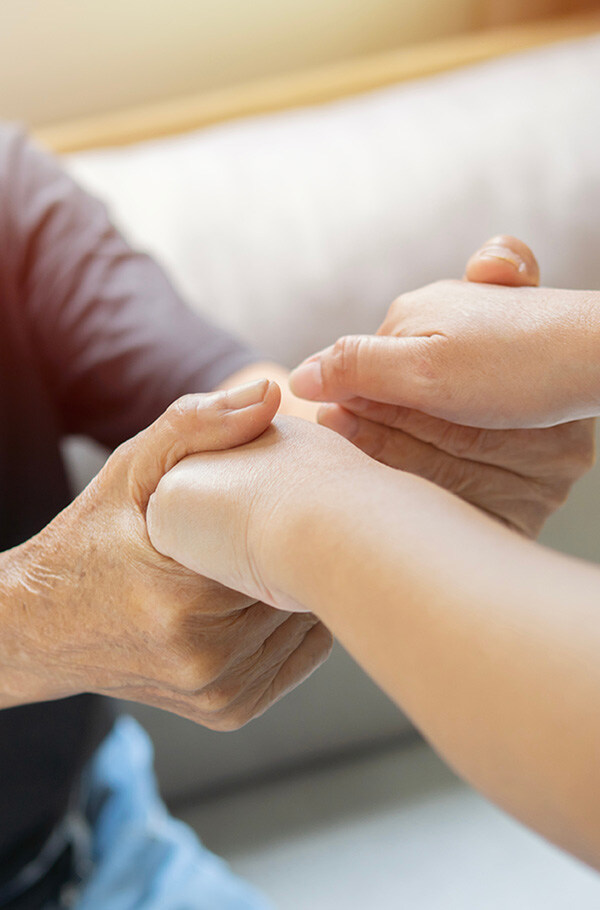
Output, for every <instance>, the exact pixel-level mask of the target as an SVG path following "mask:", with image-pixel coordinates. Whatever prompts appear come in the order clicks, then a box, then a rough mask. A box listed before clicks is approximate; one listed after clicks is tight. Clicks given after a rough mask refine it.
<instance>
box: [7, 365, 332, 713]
mask: <svg viewBox="0 0 600 910" xmlns="http://www.w3.org/2000/svg"><path fill="white" fill-rule="evenodd" d="M278 404H279V390H278V388H277V386H276V385H275V384H273V383H268V382H267V381H266V380H265V381H263V382H258V383H255V384H253V385H251V386H249V387H246V388H243V389H239V390H233V391H231V392H218V393H213V394H212V395H194V396H188V397H185V398H183V399H181V400H179V401H177V402H176V403H175V404H174V405H172V406H171V407H170V408H169V409H168V410H167V411H166V413H165V414H164V415H163V416H162V417H161V418H159V420H157V421H156V423H155V424H153V425H152V426H151V427H149V428H148V429H147V430H145V431H144V432H142V433H140V434H139V435H138V436H137V437H135V438H134V439H132V440H130V441H129V442H127V443H125V444H124V445H122V446H121V447H120V448H119V449H117V450H116V451H115V453H114V454H113V455H112V456H111V458H110V459H109V460H108V462H107V464H106V466H105V467H104V469H103V470H102V471H101V472H100V474H99V475H98V476H97V477H96V478H95V479H94V480H93V481H92V483H91V484H90V486H89V487H88V488H87V489H86V490H85V491H84V492H83V493H82V494H81V495H80V496H79V497H78V498H77V499H76V500H75V501H74V502H73V503H72V504H71V505H70V506H69V507H68V508H67V509H66V510H65V511H64V512H63V513H61V514H60V515H59V516H58V517H57V518H56V519H55V520H54V521H53V522H52V523H51V524H50V525H48V527H47V528H46V529H44V531H42V532H41V533H40V534H39V535H38V536H37V537H35V538H32V540H31V541H29V542H28V543H27V544H25V545H23V547H19V548H16V549H15V550H14V551H9V553H8V554H5V569H6V572H5V574H4V578H5V579H6V578H7V577H10V578H12V584H13V585H14V586H16V588H17V589H18V590H20V591H21V592H22V595H21V596H22V598H24V601H23V603H21V604H16V605H15V609H14V610H12V611H9V618H10V622H7V623H6V624H5V628H6V629H10V635H8V634H4V633H3V638H4V640H3V642H2V645H1V646H0V648H1V650H2V655H1V656H2V664H3V672H2V674H0V676H1V679H2V697H1V698H2V703H3V704H4V705H8V704H11V703H12V704H18V703H23V702H26V701H38V700H43V699H48V698H59V697H62V696H65V695H71V694H75V693H78V692H82V691H93V692H99V693H102V694H105V695H112V696H118V697H119V698H125V699H131V700H134V701H141V702H145V703H146V704H150V705H154V706H157V707H160V708H165V709H167V710H169V711H173V712H174V713H177V714H181V715H183V716H185V717H188V718H191V719H192V720H194V721H197V722H198V723H201V724H204V725H205V726H208V727H211V728H213V729H219V730H225V729H233V728H236V727H239V726H240V725H241V724H243V723H245V722H246V721H247V720H249V719H251V718H252V717H254V716H256V715H258V714H260V713H261V712H262V711H264V710H265V709H266V708H267V707H268V706H269V705H270V704H271V703H272V702H274V701H276V700H277V699H278V698H279V697H280V696H282V695H283V694H284V693H285V692H286V691H288V690H289V689H291V688H293V687H294V686H295V685H297V684H298V683H299V682H300V681H301V680H303V679H304V678H305V677H306V676H308V675H309V674H310V673H311V672H312V670H314V669H315V667H317V666H318V665H319V664H320V663H321V662H322V661H323V660H324V658H325V657H326V656H327V654H328V652H329V650H330V647H331V637H330V635H329V633H328V631H327V630H326V629H325V628H324V627H323V626H322V625H321V624H320V623H319V622H317V620H316V619H315V617H313V616H311V615H309V614H304V615H294V616H290V615H289V614H287V613H283V612H280V611H276V610H274V609H272V608H271V607H269V606H267V605H265V604H264V603H260V602H258V599H257V598H252V597H247V596H244V595H241V594H238V593H235V592H234V591H231V590H228V589H227V588H224V587H222V586H221V585H219V584H217V583H216V582H214V581H212V580H209V579H208V578H204V577H198V575H196V574H195V573H193V572H191V571H189V570H188V569H186V568H184V567H182V566H179V565H177V564H175V563H174V562H172V561H171V560H170V559H167V558H165V557H164V556H162V555H160V554H159V553H157V552H156V550H155V549H154V548H153V547H152V545H151V543H150V541H149V539H148V534H147V529H146V508H147V504H148V500H149V498H150V496H151V494H152V493H153V492H154V490H155V489H156V486H157V485H158V482H159V480H160V478H161V477H162V476H163V475H164V474H165V473H166V472H167V471H169V469H170V468H172V467H174V466H175V465H176V464H177V463H178V462H179V461H180V460H181V459H182V458H184V457H185V456H187V455H189V454H190V453H191V452H198V451H205V450H217V449H222V448H228V447H230V446H236V445H240V444H242V443H246V442H248V441H249V440H251V439H254V438H255V437H256V436H258V435H259V434H260V433H261V432H262V431H263V430H264V429H265V427H267V426H268V425H269V423H270V421H271V419H272V417H273V415H274V414H275V412H276V410H277V407H278ZM234 451H235V450H234ZM199 505H200V508H202V504H201V503H200V504H199ZM211 533H212V534H213V538H212V539H213V540H214V535H215V534H219V529H218V527H217V526H215V527H214V528H212V529H211ZM207 568H208V569H209V572H210V574H211V576H214V574H215V573H212V572H211V569H210V567H209V566H208V565H207ZM18 599H19V598H17V600H18ZM6 602H7V603H10V598H8V599H7V600H6Z"/></svg>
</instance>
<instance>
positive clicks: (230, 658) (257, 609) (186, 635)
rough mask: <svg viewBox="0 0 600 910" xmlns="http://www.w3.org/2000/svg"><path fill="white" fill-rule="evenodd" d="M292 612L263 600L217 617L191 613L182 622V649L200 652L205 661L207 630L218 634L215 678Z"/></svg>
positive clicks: (251, 650)
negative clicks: (226, 615) (269, 604)
mask: <svg viewBox="0 0 600 910" xmlns="http://www.w3.org/2000/svg"><path fill="white" fill-rule="evenodd" d="M290 616H291V614H290V613H286V612H285V611H283V610H277V609H275V607H270V606H268V605H267V604H265V603H261V602H256V603H254V604H252V605H250V606H249V607H245V608H244V609H241V610H238V611H237V612H236V613H235V614H233V615H230V616H228V617H224V616H223V614H222V613H220V614H217V615H215V616H214V617H210V616H206V614H204V613H202V614H196V615H195V614H193V613H191V614H190V615H189V616H186V618H185V621H184V622H183V623H182V624H181V646H182V652H185V651H187V652H188V653H189V654H190V655H198V656H199V660H200V662H202V661H204V660H205V656H206V651H207V648H206V636H207V634H212V635H213V637H215V636H217V635H218V639H217V641H216V642H215V641H213V644H212V645H211V651H212V652H213V658H214V659H213V664H214V666H215V667H217V668H218V669H217V672H215V673H214V676H213V678H212V681H215V680H217V679H218V678H219V677H221V676H223V675H224V674H225V673H226V672H227V671H228V670H229V668H230V667H231V666H233V665H234V664H236V663H240V662H242V661H244V660H246V659H248V658H250V657H251V655H253V654H254V653H255V652H256V651H257V650H258V649H259V648H261V647H262V645H263V644H264V642H265V641H267V640H268V639H269V638H270V637H271V635H272V634H273V632H275V630H276V629H278V628H279V627H280V626H282V625H283V624H284V623H285V622H286V621H287V620H288V619H289V618H290ZM211 619H212V620H213V623H214V625H213V624H211ZM211 627H212V628H211Z"/></svg>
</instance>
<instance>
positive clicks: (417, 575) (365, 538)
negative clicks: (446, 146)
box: [147, 257, 600, 867]
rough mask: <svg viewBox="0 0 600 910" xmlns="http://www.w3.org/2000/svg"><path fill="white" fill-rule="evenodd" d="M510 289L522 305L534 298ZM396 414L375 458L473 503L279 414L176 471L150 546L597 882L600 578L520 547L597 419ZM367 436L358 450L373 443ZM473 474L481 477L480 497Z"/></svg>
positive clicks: (155, 502)
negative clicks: (408, 731)
mask: <svg viewBox="0 0 600 910" xmlns="http://www.w3.org/2000/svg"><path fill="white" fill-rule="evenodd" d="M483 258H485V257H483ZM468 277H470V276H469V275H468ZM536 280H537V279H536ZM518 283H523V282H520V281H519V282H517V281H515V284H518ZM464 285H465V287H466V288H468V290H467V291H466V293H467V294H469V293H471V291H472V288H471V287H470V286H469V285H468V284H467V283H466V282H465V283H464ZM510 293H512V294H513V300H514V301H515V306H517V305H518V304H519V302H520V300H521V299H522V298H520V296H519V295H520V294H521V293H522V289H519V290H518V291H516V290H513V291H511V292H510ZM486 299H487V298H486ZM526 299H530V298H529V297H527V298H526ZM384 375H385V374H384ZM452 375H453V374H452V373H450V374H449V376H450V381H451V380H452ZM294 388H296V390H298V386H297V384H295V385H294ZM597 393H598V400H599V401H600V385H599V387H598V390H597ZM369 394H371V392H370V390H369V389H367V388H364V387H361V388H360V389H358V388H357V389H356V390H353V395H355V396H356V395H358V396H360V397H361V399H367V398H368V395H369ZM578 400H579V399H578ZM377 407H379V405H377ZM391 407H392V408H397V407H398V405H396V404H392V405H391ZM575 410H576V412H577V409H575ZM400 411H401V413H402V415H403V418H405V419H406V421H408V423H406V422H403V423H402V424H401V425H400V428H399V429H398V428H397V426H398V424H397V419H398V413H400V412H398V413H397V412H394V414H393V417H394V420H391V419H389V418H390V413H389V412H387V411H385V412H381V411H372V412H370V416H371V417H372V418H374V419H373V420H372V421H371V423H373V424H376V426H375V428H374V430H373V432H375V433H378V434H379V439H380V441H381V439H382V438H383V437H385V439H383V442H382V443H381V449H380V452H379V455H380V457H382V459H383V456H385V459H386V460H389V461H390V462H392V463H394V464H397V465H400V464H402V462H405V461H406V460H408V461H409V462H410V464H409V465H408V468H409V470H411V471H413V470H416V469H417V467H418V462H419V457H418V456H419V453H420V454H421V455H422V454H423V452H425V451H427V452H428V455H429V461H428V466H427V467H426V469H425V471H424V473H426V474H430V475H431V476H432V477H435V479H436V481H437V482H438V483H440V484H444V483H445V485H446V486H448V487H450V488H451V489H455V490H456V492H459V493H462V494H463V495H464V498H465V499H468V500H470V502H465V501H461V500H460V499H458V498H457V497H455V496H451V495H450V494H449V493H448V492H446V491H444V490H441V489H439V487H436V486H434V485H433V484H432V483H430V482H428V481H427V480H424V479H422V478H419V477H415V476H414V475H413V474H409V473H405V472H404V471H398V470H393V469H391V468H390V467H389V466H387V465H384V464H381V463H377V461H375V460H374V459H373V458H369V457H366V456H365V454H364V453H363V452H361V451H360V450H359V448H358V447H356V446H352V445H348V443H347V441H346V440H344V439H342V438H341V436H340V435H339V434H337V435H336V434H334V433H332V432H331V430H329V429H327V428H325V427H314V426H311V425H310V424H307V423H305V422H302V421H293V420H289V419H285V418H278V419H277V421H276V422H275V424H274V425H273V426H272V427H271V428H270V429H269V430H268V431H267V432H266V433H264V434H263V435H262V436H261V437H259V438H258V439H257V440H255V441H254V442H252V443H250V444H249V445H245V446H240V447H238V448H236V449H232V450H229V451H220V452H215V453H209V454H206V455H195V456H192V457H191V458H187V459H184V460H182V461H181V462H180V464H178V466H177V467H176V468H175V469H174V470H173V471H171V472H170V473H169V474H167V475H166V476H165V477H164V478H163V479H162V480H161V481H160V483H159V485H158V488H157V490H156V493H155V494H154V495H153V496H152V497H151V499H150V503H149V508H148V513H147V521H148V527H149V533H150V538H151V540H152V542H153V544H154V545H155V546H156V547H157V549H158V550H160V552H161V553H163V554H165V555H167V556H170V557H171V558H173V559H176V560H177V561H178V562H180V563H182V564H183V565H185V566H187V567H188V568H190V569H192V570H195V571H199V572H210V573H211V574H215V575H216V577H217V578H218V579H219V581H221V582H222V583H224V584H226V585H229V586H231V587H234V588H236V589H238V590H242V591H245V592H246V593H247V594H248V595H249V596H253V597H256V598H260V599H262V600H263V601H264V602H266V603H270V604H273V605H274V606H277V607H279V608H282V609H285V610H288V611H293V610H308V611H310V612H311V613H314V614H316V615H317V616H319V617H320V618H321V619H322V620H323V621H324V622H325V623H326V624H327V625H328V627H329V628H331V630H332V631H333V633H334V634H335V635H336V636H338V637H339V638H340V640H341V641H342V643H343V644H344V645H345V646H346V647H347V648H348V650H349V651H350V652H351V653H352V654H353V655H354V657H355V658H356V659H357V660H358V662H359V663H361V665H362V666H363V667H365V669H367V671H368V672H369V673H370V674H371V676H372V677H373V678H374V679H375V680H376V681H377V682H378V684H379V685H380V686H381V687H382V688H383V689H384V690H385V691H386V692H387V693H388V694H389V695H390V696H391V697H392V698H393V699H394V700H395V701H396V702H397V703H398V704H399V705H400V706H401V707H402V708H403V709H404V710H405V711H406V712H407V713H408V714H409V716H410V717H411V718H412V719H413V721H414V722H415V724H416V725H417V726H418V727H419V728H420V729H421V730H422V731H423V732H424V734H425V735H426V736H427V737H428V739H430V741H431V742H432V744H433V745H434V747H435V748H436V749H438V750H439V751H440V753H441V754H442V755H443V756H444V757H445V758H446V759H447V760H448V762H449V763H450V764H451V765H452V766H453V767H454V768H455V769H456V770H457V771H458V772H459V773H460V774H462V775H463V776H464V777H465V778H466V779H467V780H469V781H470V782H471V783H472V784H473V785H474V786H476V787H478V788H479V789H481V790H482V791H483V792H484V793H486V794H487V795H488V796H489V797H490V798H492V799H493V800H495V801H496V802H497V803H498V804H500V805H501V806H503V807H504V808H505V809H507V810H508V811H510V812H512V813H513V814H514V815H515V816H517V817H518V818H519V819H521V820H522V821H524V822H525V823H526V824H528V825H530V826H531V827H533V828H534V829H536V830H537V831H539V832H540V833H541V834H543V835H545V836H546V837H548V838H549V839H551V840H553V841H554V842H555V843H557V844H559V845H561V846H562V847H564V848H566V849H568V850H570V851H571V852H572V853H574V854H575V855H577V856H579V857H580V858H582V859H583V860H585V861H586V862H589V863H591V864H592V865H595V866H597V867H600V787H599V786H598V783H597V780H598V755H600V720H599V718H600V662H599V661H598V654H599V653H600V614H599V613H598V610H597V600H598V595H599V593H600V570H599V569H598V568H596V567H594V566H590V565H586V564H584V563H582V562H580V561H577V560H575V559H571V558H567V557H565V556H561V555H558V554H556V553H552V552H551V551H549V550H547V549H545V548H543V547H541V546H539V545H538V544H536V543H534V542H532V541H531V540H528V539H527V537H526V535H527V536H533V535H535V533H537V530H539V526H540V523H541V521H542V520H543V517H545V515H547V514H549V512H550V511H551V510H552V508H554V507H555V506H556V504H557V501H556V500H557V499H560V498H561V497H562V494H560V495H554V496H552V495H550V494H548V495H547V498H546V499H544V494H543V493H541V492H536V494H535V495H537V496H538V497H539V501H541V500H542V499H543V500H544V502H545V503H546V506H545V512H544V508H542V509H540V508H538V507H537V506H536V507H535V508H534V509H533V510H532V509H531V497H529V496H528V495H527V493H526V490H527V487H528V485H530V486H531V488H532V489H533V488H535V489H536V491H539V489H542V490H543V489H544V488H545V487H544V483H541V484H540V483H539V480H540V478H538V477H536V473H535V470H534V468H533V465H534V464H535V461H536V459H537V460H538V462H540V461H541V463H542V464H544V465H545V466H544V467H543V468H542V471H541V475H540V477H542V478H543V477H544V476H550V474H551V473H552V470H554V471H556V472H557V474H558V475H559V477H560V482H559V484H558V485H559V486H562V485H563V484H564V483H566V484H567V486H568V481H567V480H566V477H567V475H569V476H570V478H571V480H572V479H573V478H574V476H575V474H581V473H582V472H583V471H584V470H585V468H586V467H589V466H590V464H591V461H592V457H593V445H592V441H591V427H590V423H589V422H583V423H576V422H573V423H567V424H565V425H564V426H562V427H559V428H556V429H555V428H551V429H548V430H543V429H539V430H531V431H530V430H520V429H517V430H510V431H508V430H507V431H489V432H488V431H485V432H484V433H477V432H475V433H473V432H472V431H471V430H465V428H464V427H458V428H455V429H451V427H450V426H449V425H448V424H446V423H444V422H443V421H442V420H441V418H436V420H434V421H433V422H430V421H429V420H428V419H427V418H425V417H423V415H421V416H419V415H416V414H415V413H414V412H413V411H412V410H407V409H405V408H402V407H401V408H400ZM363 413H364V412H363ZM565 416H568V415H565ZM574 416H575V415H574ZM363 419H364V418H363V417H362V414H361V415H360V417H359V420H363ZM378 419H381V423H377V420H378ZM541 422H542V421H541ZM388 424H389V426H388ZM361 431H362V433H363V436H362V437H360V436H358V437H357V439H358V442H359V445H360V444H361V441H360V440H361V438H362V440H363V442H364V441H365V440H368V439H371V438H372V437H371V435H369V434H370V429H369V427H368V426H367V425H366V424H365V425H364V426H362V428H361ZM413 433H414V435H413ZM435 433H437V435H435ZM382 434H383V437H382ZM395 434H401V435H400V437H398V436H397V435H395ZM520 434H528V435H520ZM428 436H429V437H432V436H433V439H430V440H429V441H425V442H424V440H423V437H425V439H426V440H427V437H428ZM386 439H387V443H386ZM544 440H548V443H549V447H548V452H549V453H551V454H550V455H548V457H547V461H546V462H544V458H545V457H546V455H542V451H545V443H544ZM524 443H527V445H526V446H525V447H524ZM386 444H387V449H386ZM415 444H416V448H414V445H415ZM424 445H426V446H429V447H430V448H429V449H423V448H421V447H422V446H424ZM363 447H364V448H367V449H368V445H366V444H365V445H364V446H363ZM563 447H564V448H563ZM448 450H450V453H449V451H448ZM567 451H568V452H569V455H566V454H565V452H567ZM519 452H520V454H519ZM390 453H391V454H390ZM507 453H508V454H507ZM527 453H529V454H527ZM449 454H451V457H450V458H448V455H449ZM459 456H460V457H459ZM570 456H573V461H572V463H571V462H570ZM461 458H462V459H463V460H464V459H465V458H466V460H467V461H468V462H469V465H468V467H472V464H471V462H475V467H474V469H473V472H472V476H471V479H470V480H468V481H467V480H466V479H465V478H467V477H468V471H467V470H465V466H464V464H463V465H462V467H460V466H459V465H458V464H457V462H460V459H461ZM504 459H505V461H504ZM567 463H570V466H569V468H568V470H567V471H566V474H565V466H566V464H567ZM551 465H553V466H554V468H553V469H552V468H551V467H550V466H551ZM575 465H577V467H575ZM440 466H441V467H440ZM459 467H460V471H459V473H460V476H461V477H462V478H463V489H456V476H458V475H457V468H459ZM490 467H494V468H500V469H499V470H496V471H489V470H488V469H489V468H490ZM550 486H552V484H551V485H550ZM503 489H505V490H506V491H507V495H506V496H503V495H502V491H503ZM563 493H564V490H563ZM532 497H533V494H532ZM471 503H475V504H476V505H478V506H479V507H480V508H479V509H476V508H474V507H473V505H471ZM482 510H485V511H486V512H488V513H489V515H494V516H495V517H497V518H500V519H501V521H500V522H499V521H494V520H492V519H491V518H490V517H489V515H485V514H483V511H482ZM503 525H504V526H503ZM506 525H510V526H511V527H514V528H517V529H518V530H520V531H522V532H524V533H521V534H516V533H514V532H513V531H511V530H509V529H508V528H507V527H506ZM349 529H350V531H351V533H349ZM223 540H227V541H228V546H227V547H224V546H223V545H222V541H223Z"/></svg>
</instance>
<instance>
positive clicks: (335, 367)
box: [290, 237, 600, 429]
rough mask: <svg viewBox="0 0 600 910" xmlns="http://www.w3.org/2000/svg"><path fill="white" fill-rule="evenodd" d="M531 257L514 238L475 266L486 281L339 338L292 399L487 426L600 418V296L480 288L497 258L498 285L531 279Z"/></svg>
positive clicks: (439, 294) (394, 310)
mask: <svg viewBox="0 0 600 910" xmlns="http://www.w3.org/2000/svg"><path fill="white" fill-rule="evenodd" d="M525 251H526V252H525ZM528 256H531V253H530V252H529V251H527V248H526V247H524V245H522V244H521V245H519V247H515V242H514V241H513V240H512V238H504V237H501V238H494V240H493V241H490V243H489V244H487V245H486V247H484V248H483V250H480V252H479V254H478V257H477V259H478V263H477V264H473V263H471V264H470V267H469V272H468V276H469V277H473V276H475V277H476V280H477V282H480V283H474V282H473V281H440V282H437V283H436V284H432V285H429V286H428V287H424V288H421V289H419V290H417V291H413V292H411V293H408V294H403V295H402V296H401V297H398V299H397V300H395V301H394V303H393V304H392V305H391V307H390V309H389V311H388V314H387V317H386V319H385V321H384V323H383V325H382V326H381V328H380V329H379V332H378V333H377V335H376V336H369V335H365V336H347V337H344V338H340V339H339V340H338V341H337V342H336V343H335V344H334V345H333V346H332V347H330V348H327V349H326V350H324V351H321V352H320V353H319V354H315V355H313V357H310V358H309V359H308V360H307V361H305V362H304V363H303V364H301V365H300V366H299V367H298V368H297V369H296V370H295V371H294V372H293V373H292V376H291V378H290V386H291V389H292V391H293V392H294V393H295V394H296V395H299V396H301V397H304V398H309V399H311V400H314V401H337V402H342V403H344V402H346V401H348V400H350V399H352V398H355V397H357V396H359V397H361V398H367V399H369V400H372V401H377V402H381V403H384V404H392V405H400V406H402V407H406V408H410V409H413V410H418V411H423V412H425V413H427V414H430V415H432V416H433V417H439V418H442V419H444V420H448V421H452V422H453V423H459V424H465V425H468V426H476V427H486V428H488V429H493V428H515V427H542V426H550V425H553V424H556V423H563V422H567V421H571V420H574V419H576V418H581V417H590V416H595V415H596V414H597V413H598V412H599V410H600V356H599V351H600V292H592V291H568V290H556V289H551V288H537V287H514V286H513V287H502V286H500V284H493V285H492V284H482V283H481V281H482V278H483V280H486V281H487V280H489V279H487V278H485V277H484V276H485V272H486V266H489V262H490V260H493V262H492V269H493V270H494V271H495V272H497V274H498V276H500V277H502V276H503V275H504V274H505V273H506V271H507V270H509V269H512V271H513V274H514V276H515V279H518V278H519V276H525V275H527V273H528V270H529V269H531V268H532V261H531V260H529V259H528ZM502 257H504V264H503V259H502ZM488 271H489V269H488ZM492 280H493V281H498V280H499V278H498V277H492ZM504 283H506V282H504ZM511 283H512V284H513V285H514V284H515V282H511ZM526 283H527V284H530V285H532V284H535V283H536V282H535V278H533V279H532V280H530V281H527V282H526Z"/></svg>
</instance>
